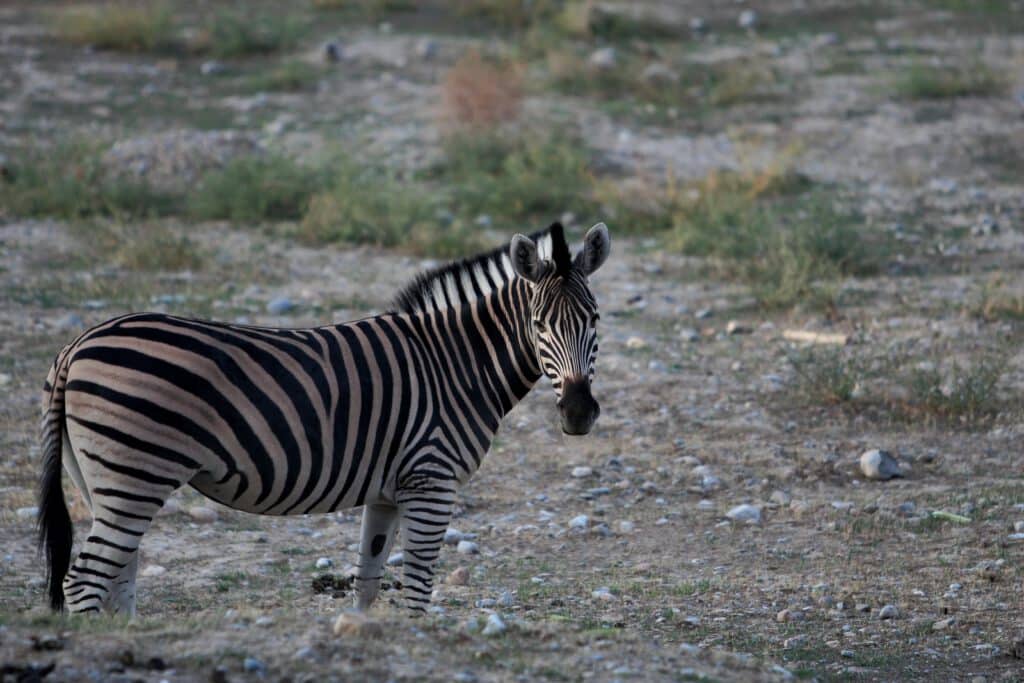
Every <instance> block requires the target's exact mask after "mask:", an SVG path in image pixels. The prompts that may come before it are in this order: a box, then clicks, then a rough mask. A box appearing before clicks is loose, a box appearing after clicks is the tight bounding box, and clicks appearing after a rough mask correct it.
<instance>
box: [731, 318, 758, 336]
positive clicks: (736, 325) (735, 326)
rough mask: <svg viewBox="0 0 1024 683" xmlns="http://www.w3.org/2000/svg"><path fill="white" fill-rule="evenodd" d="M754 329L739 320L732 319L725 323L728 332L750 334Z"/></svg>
mask: <svg viewBox="0 0 1024 683" xmlns="http://www.w3.org/2000/svg"><path fill="white" fill-rule="evenodd" d="M753 331H754V328H752V327H748V326H747V325H744V324H743V323H741V322H739V321H738V320H730V321H729V322H727V323H726V324H725V333H726V334H750V333H751V332H753Z"/></svg>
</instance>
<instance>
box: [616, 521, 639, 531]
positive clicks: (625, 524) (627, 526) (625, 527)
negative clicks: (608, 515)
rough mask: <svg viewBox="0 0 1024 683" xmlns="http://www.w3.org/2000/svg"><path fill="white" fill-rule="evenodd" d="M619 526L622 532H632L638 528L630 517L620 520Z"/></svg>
mask: <svg viewBox="0 0 1024 683" xmlns="http://www.w3.org/2000/svg"><path fill="white" fill-rule="evenodd" d="M618 527H619V533H620V534H631V533H633V532H634V531H635V530H636V524H634V523H633V522H631V521H629V520H628V519H623V520H619V523H618Z"/></svg>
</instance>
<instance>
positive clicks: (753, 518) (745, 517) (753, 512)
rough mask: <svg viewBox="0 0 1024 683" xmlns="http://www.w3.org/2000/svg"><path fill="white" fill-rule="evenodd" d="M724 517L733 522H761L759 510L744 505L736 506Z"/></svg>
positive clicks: (753, 506) (752, 506)
mask: <svg viewBox="0 0 1024 683" xmlns="http://www.w3.org/2000/svg"><path fill="white" fill-rule="evenodd" d="M725 516H726V517H728V518H729V519H731V520H732V521H734V522H755V523H757V522H760V521H761V508H759V507H757V506H755V505H749V504H747V503H744V504H743V505H737V506H736V507H734V508H732V509H731V510H729V511H728V512H727V513H725Z"/></svg>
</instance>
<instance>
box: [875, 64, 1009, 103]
mask: <svg viewBox="0 0 1024 683" xmlns="http://www.w3.org/2000/svg"><path fill="white" fill-rule="evenodd" d="M1006 87H1007V79H1006V77H1005V75H1003V74H1001V73H998V72H997V71H995V70H994V69H992V67H990V66H988V65H986V64H984V63H982V62H976V63H971V64H949V65H945V64H944V65H932V64H922V63H918V62H915V63H913V64H911V65H910V66H909V67H908V68H907V69H906V70H905V71H904V72H903V73H902V74H900V75H899V76H897V77H896V78H895V80H894V82H893V89H894V90H895V92H896V94H897V95H899V96H901V97H906V98H909V99H915V100H936V99H949V98H956V97H992V96H995V95H999V94H1001V93H1003V92H1005V91H1006Z"/></svg>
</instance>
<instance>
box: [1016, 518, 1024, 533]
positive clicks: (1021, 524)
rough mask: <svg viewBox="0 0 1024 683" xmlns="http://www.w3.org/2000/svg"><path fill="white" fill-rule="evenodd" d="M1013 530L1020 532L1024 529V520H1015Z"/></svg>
mask: <svg viewBox="0 0 1024 683" xmlns="http://www.w3.org/2000/svg"><path fill="white" fill-rule="evenodd" d="M1013 530H1014V531H1016V532H1018V533H1019V532H1022V531H1024V520H1022V521H1020V522H1014V523H1013Z"/></svg>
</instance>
